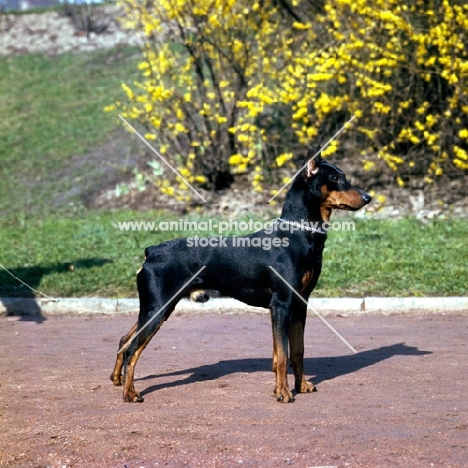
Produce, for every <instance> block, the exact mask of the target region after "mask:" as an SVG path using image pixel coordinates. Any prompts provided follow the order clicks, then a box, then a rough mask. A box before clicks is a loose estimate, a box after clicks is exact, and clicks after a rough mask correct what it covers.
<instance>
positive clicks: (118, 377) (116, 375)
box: [110, 322, 138, 385]
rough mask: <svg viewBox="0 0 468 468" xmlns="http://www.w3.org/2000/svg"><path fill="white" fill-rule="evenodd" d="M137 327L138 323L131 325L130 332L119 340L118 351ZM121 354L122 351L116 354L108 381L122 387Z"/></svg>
mask: <svg viewBox="0 0 468 468" xmlns="http://www.w3.org/2000/svg"><path fill="white" fill-rule="evenodd" d="M137 327H138V322H136V323H135V325H133V327H132V328H131V330H130V331H129V332H128V333H127V334H126V335H125V336H122V338H120V344H119V349H122V346H124V345H125V344H126V343H127V342H128V341H129V340H130V339H131V338H132V336H133V335H134V333H135V332H136V330H137ZM123 354H124V351H121V352H120V353H119V354H117V359H116V361H115V366H114V370H113V372H112V374H111V376H110V379H111V380H112V382H114V385H122V383H123V377H122V367H123Z"/></svg>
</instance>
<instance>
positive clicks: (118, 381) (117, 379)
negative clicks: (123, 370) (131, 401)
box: [109, 374, 124, 387]
mask: <svg viewBox="0 0 468 468" xmlns="http://www.w3.org/2000/svg"><path fill="white" fill-rule="evenodd" d="M109 379H110V380H111V382H112V383H113V384H114V385H115V386H117V387H118V386H120V385H122V384H123V381H124V378H123V375H118V376H116V377H115V376H114V374H111V375H110V377H109Z"/></svg>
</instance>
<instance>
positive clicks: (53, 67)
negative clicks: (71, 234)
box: [0, 48, 138, 213]
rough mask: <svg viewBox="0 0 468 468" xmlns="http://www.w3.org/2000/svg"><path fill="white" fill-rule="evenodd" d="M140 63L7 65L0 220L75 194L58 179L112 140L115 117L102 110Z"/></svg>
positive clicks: (30, 60) (22, 60)
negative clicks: (76, 160) (75, 158)
mask: <svg viewBox="0 0 468 468" xmlns="http://www.w3.org/2000/svg"><path fill="white" fill-rule="evenodd" d="M137 62H138V50H137V49H135V48H123V49H112V50H105V51H104V50H103V51H98V52H93V53H83V54H79V55H77V54H63V55H59V56H57V57H45V56H44V55H41V54H28V55H23V56H17V57H2V58H0V108H1V109H2V110H3V112H2V118H1V119H0V162H1V164H0V179H1V181H2V182H1V184H0V213H2V212H6V211H8V212H13V211H15V212H25V213H32V212H35V211H39V210H40V211H41V212H44V210H46V209H47V207H48V203H49V202H50V200H51V199H53V198H54V197H58V196H60V193H61V192H63V191H64V190H66V189H67V188H68V187H64V186H63V185H60V184H59V183H57V179H56V171H62V172H63V171H66V170H67V168H68V165H69V164H70V159H71V157H72V156H74V155H80V154H85V153H86V152H87V151H90V150H92V149H94V148H95V147H96V145H99V144H101V143H105V142H107V141H108V140H109V138H110V134H111V133H112V131H115V129H116V116H115V114H114V113H112V114H106V113H104V112H103V107H104V106H106V105H109V104H111V103H113V102H114V101H115V100H116V99H117V98H119V97H122V95H123V94H122V91H121V87H120V85H121V83H122V82H124V81H125V80H129V81H131V80H132V79H133V77H136V76H137V67H136V63H137ZM73 175H75V174H73ZM70 180H72V177H70Z"/></svg>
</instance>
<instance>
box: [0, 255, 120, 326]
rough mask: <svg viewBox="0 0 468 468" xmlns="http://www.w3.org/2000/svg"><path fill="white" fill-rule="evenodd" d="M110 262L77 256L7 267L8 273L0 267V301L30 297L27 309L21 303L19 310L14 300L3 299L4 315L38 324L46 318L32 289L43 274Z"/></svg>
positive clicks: (64, 272) (81, 268)
mask: <svg viewBox="0 0 468 468" xmlns="http://www.w3.org/2000/svg"><path fill="white" fill-rule="evenodd" d="M110 262H112V260H109V259H106V258H79V259H76V260H73V261H72V262H70V263H56V264H51V265H32V266H25V267H18V268H10V269H8V271H9V272H10V273H8V272H7V271H6V270H4V269H0V301H1V298H2V297H5V298H14V299H16V298H18V299H31V301H29V304H28V306H27V307H28V309H22V308H23V307H24V305H21V306H20V310H18V306H17V305H15V303H14V302H13V303H12V302H11V301H10V302H8V301H5V302H4V303H3V306H4V307H5V309H6V315H17V316H19V317H20V320H24V321H33V322H36V323H38V324H41V323H43V322H44V321H45V320H46V318H45V317H44V316H43V315H42V313H41V306H40V304H39V303H38V302H37V301H36V296H37V295H36V293H35V291H34V290H35V289H36V288H38V287H39V286H40V284H41V283H42V280H43V278H44V277H45V276H47V275H51V274H53V273H61V274H67V273H70V272H71V271H74V270H75V269H77V270H84V269H90V268H95V267H103V266H104V265H106V264H107V263H110ZM12 275H13V276H12ZM15 276H16V278H15ZM17 278H19V280H18V279H17Z"/></svg>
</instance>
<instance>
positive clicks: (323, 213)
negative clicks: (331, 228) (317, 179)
mask: <svg viewBox="0 0 468 468" xmlns="http://www.w3.org/2000/svg"><path fill="white" fill-rule="evenodd" d="M312 183H313V182H312ZM331 211H332V210H331V209H328V208H324V207H323V206H322V205H321V192H320V188H319V187H317V188H316V190H308V188H307V183H306V182H305V181H304V180H303V179H302V177H301V176H300V175H299V176H297V177H296V179H295V180H294V182H293V185H292V186H291V188H290V189H289V192H288V194H287V195H286V200H285V201H284V206H283V210H282V211H281V218H282V219H286V220H288V221H294V222H296V223H300V222H301V221H308V222H318V223H323V222H325V221H329V220H330V215H331Z"/></svg>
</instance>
